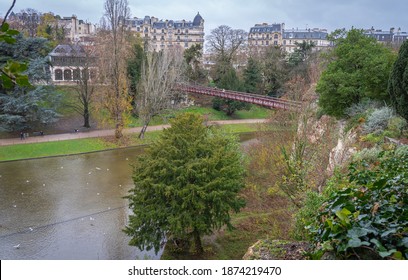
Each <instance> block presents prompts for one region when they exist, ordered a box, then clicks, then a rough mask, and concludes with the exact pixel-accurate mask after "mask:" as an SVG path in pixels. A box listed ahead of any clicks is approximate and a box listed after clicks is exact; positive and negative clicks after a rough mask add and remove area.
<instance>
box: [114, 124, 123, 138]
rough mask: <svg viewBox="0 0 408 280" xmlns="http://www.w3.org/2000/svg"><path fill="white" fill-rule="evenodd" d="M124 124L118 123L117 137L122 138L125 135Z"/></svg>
mask: <svg viewBox="0 0 408 280" xmlns="http://www.w3.org/2000/svg"><path fill="white" fill-rule="evenodd" d="M122 131H123V124H122V123H117V124H116V129H115V137H116V139H118V140H119V139H121V138H122V137H123V132H122Z"/></svg>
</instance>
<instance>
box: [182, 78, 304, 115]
mask: <svg viewBox="0 0 408 280" xmlns="http://www.w3.org/2000/svg"><path fill="white" fill-rule="evenodd" d="M175 89H177V90H180V91H183V92H187V93H197V94H204V95H209V96H216V97H221V98H226V99H231V100H236V101H241V102H247V103H251V104H256V105H260V106H264V107H269V108H276V109H283V110H299V109H300V106H301V102H297V101H293V100H287V99H282V98H275V97H270V96H264V95H259V94H252V93H245V92H239V91H233V90H226V89H219V88H213V87H203V86H197V85H190V84H177V86H176V87H175Z"/></svg>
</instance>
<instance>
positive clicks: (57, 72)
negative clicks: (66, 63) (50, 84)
mask: <svg viewBox="0 0 408 280" xmlns="http://www.w3.org/2000/svg"><path fill="white" fill-rule="evenodd" d="M55 80H56V81H61V80H62V70H61V69H56V70H55Z"/></svg>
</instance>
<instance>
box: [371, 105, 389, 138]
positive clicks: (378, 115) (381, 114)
mask: <svg viewBox="0 0 408 280" xmlns="http://www.w3.org/2000/svg"><path fill="white" fill-rule="evenodd" d="M392 117H394V111H393V110H392V109H391V108H389V107H382V108H379V109H376V110H374V111H373V112H372V113H371V114H370V115H369V116H368V118H367V121H366V123H364V125H363V129H364V132H365V133H371V132H374V131H377V130H384V129H386V128H387V127H388V122H389V120H390V119H391V118H392Z"/></svg>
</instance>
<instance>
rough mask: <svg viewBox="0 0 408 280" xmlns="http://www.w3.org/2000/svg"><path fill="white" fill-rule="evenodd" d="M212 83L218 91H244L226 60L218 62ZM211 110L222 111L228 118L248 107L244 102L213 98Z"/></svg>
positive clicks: (235, 73)
mask: <svg viewBox="0 0 408 280" xmlns="http://www.w3.org/2000/svg"><path fill="white" fill-rule="evenodd" d="M214 82H215V84H216V86H217V87H218V88H220V89H224V90H235V91H245V89H244V86H243V84H242V82H241V81H240V79H239V77H238V75H237V72H236V71H235V69H234V67H233V66H232V65H231V63H230V62H229V61H227V60H220V61H218V63H217V65H216V66H215V74H214ZM213 108H214V109H216V110H219V111H224V112H225V113H226V114H227V115H228V116H231V115H232V114H234V112H235V111H237V110H242V109H245V110H248V109H249V108H250V105H249V104H248V103H244V102H239V101H235V100H229V99H224V98H219V97H215V98H214V99H213Z"/></svg>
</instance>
